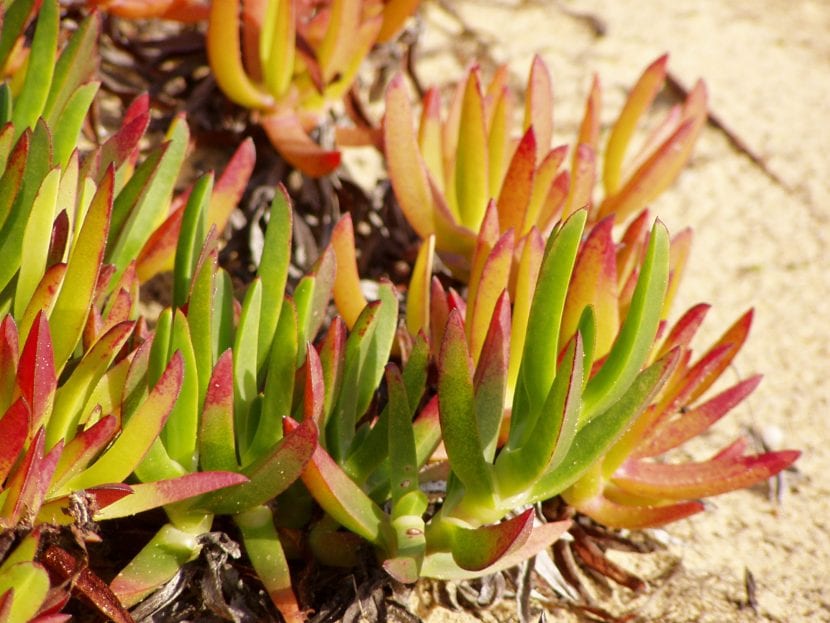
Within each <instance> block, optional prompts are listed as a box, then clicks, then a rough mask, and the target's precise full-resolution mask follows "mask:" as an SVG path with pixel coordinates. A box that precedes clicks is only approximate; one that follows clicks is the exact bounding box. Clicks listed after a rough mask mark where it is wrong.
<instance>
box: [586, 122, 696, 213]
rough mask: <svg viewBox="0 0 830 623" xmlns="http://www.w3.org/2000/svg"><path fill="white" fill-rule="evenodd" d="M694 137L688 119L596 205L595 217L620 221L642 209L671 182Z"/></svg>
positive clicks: (686, 157) (686, 158) (685, 159)
mask: <svg viewBox="0 0 830 623" xmlns="http://www.w3.org/2000/svg"><path fill="white" fill-rule="evenodd" d="M696 138H697V133H696V127H695V124H694V122H693V121H692V120H690V121H686V122H685V123H683V125H681V126H680V127H679V128H677V130H676V131H675V132H674V133H673V134H672V135H671V136H670V137H669V138H668V139H667V140H666V142H665V143H663V144H662V145H661V146H660V148H659V149H657V150H656V151H655V152H654V154H652V155H651V156H650V157H649V158H648V159H647V160H646V161H645V162H644V163H643V164H642V165H641V166H640V167H639V168H638V169H637V170H636V171H635V172H634V173H633V174H632V175H631V177H630V178H629V179H628V180H627V181H626V183H625V185H624V186H623V187H622V188H621V189H620V190H619V192H618V193H616V194H614V195H608V196H606V198H605V199H604V200H603V202H602V203H601V204H600V206H599V212H598V216H597V217H598V218H604V217H605V216H608V215H609V214H616V215H617V220H619V221H623V220H625V219H627V218H628V217H629V216H631V214H633V213H634V212H637V211H638V210H642V209H643V208H645V207H646V205H647V204H648V203H649V202H650V201H651V200H652V199H654V198H655V197H657V196H658V195H659V194H660V193H661V192H663V190H664V189H665V188H666V187H667V186H668V185H669V184H670V183H671V182H673V181H674V179H675V177H677V174H678V173H679V172H680V169H681V168H682V166H683V165H684V164H685V163H686V161H687V160H688V156H689V153H690V151H691V147H692V144H693V143H694V140H695V139H696Z"/></svg>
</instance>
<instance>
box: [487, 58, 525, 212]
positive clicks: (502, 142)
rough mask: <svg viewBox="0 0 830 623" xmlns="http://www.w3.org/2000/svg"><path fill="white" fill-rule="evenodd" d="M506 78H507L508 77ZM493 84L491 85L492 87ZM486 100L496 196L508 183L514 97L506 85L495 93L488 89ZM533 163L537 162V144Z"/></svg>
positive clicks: (492, 193)
mask: <svg viewBox="0 0 830 623" xmlns="http://www.w3.org/2000/svg"><path fill="white" fill-rule="evenodd" d="M497 78H498V74H497V76H496V77H494V78H493V81H494V83H496V82H497ZM504 79H506V77H505V78H504ZM499 82H500V81H499ZM492 86H493V85H491V87H492ZM493 100H494V101H493ZM485 101H486V102H487V104H489V106H488V108H491V109H492V110H491V111H490V115H489V119H488V124H487V127H488V129H489V131H488V134H487V150H488V152H489V160H488V167H489V176H490V177H489V188H490V196H491V197H496V196H498V194H499V192H500V191H502V192H503V191H504V187H505V186H506V185H507V184H506V183H505V181H504V175H505V171H506V168H507V161H508V158H510V149H511V148H512V137H511V136H510V125H511V122H512V121H513V98H512V96H511V94H510V91H509V90H508V89H507V87H506V86H505V87H502V88H501V89H500V90H499V91H498V92H497V93H496V94H495V95H493V94H491V93H490V92H489V90H488V95H487V98H486V99H485ZM528 130H530V128H528ZM534 140H535V136H534ZM533 163H534V164H535V163H536V152H535V145H534V153H533Z"/></svg>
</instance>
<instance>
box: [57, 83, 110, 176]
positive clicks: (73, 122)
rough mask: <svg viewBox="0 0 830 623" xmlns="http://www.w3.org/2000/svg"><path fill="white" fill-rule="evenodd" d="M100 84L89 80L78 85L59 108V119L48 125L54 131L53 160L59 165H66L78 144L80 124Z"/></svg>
mask: <svg viewBox="0 0 830 623" xmlns="http://www.w3.org/2000/svg"><path fill="white" fill-rule="evenodd" d="M100 85H101V83H100V82H90V83H88V84H85V85H83V86H81V87H79V88H78V89H77V90H76V91H75V92H74V93H73V94H72V97H70V98H69V101H68V102H67V103H66V106H64V108H63V109H62V110H61V114H60V117H59V119H58V120H57V121H55V122H54V124H53V125H52V126H50V127H52V128H53V131H54V137H53V142H54V149H55V154H54V160H55V162H56V163H57V164H58V165H60V166H61V167H65V166H66V163H67V162H68V161H69V157H70V156H71V155H72V151H73V150H74V149H75V148H76V147H77V145H78V135H79V134H80V132H81V126H82V125H83V123H84V119H86V115H87V113H88V112H89V107H90V106H91V105H92V100H93V99H94V98H95V94H96V93H97V92H98V87H99V86H100Z"/></svg>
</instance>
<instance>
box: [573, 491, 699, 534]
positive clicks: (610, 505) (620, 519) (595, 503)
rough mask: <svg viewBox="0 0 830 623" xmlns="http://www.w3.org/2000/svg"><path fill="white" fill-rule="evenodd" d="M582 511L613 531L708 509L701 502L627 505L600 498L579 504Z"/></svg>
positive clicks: (658, 523)
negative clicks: (613, 529)
mask: <svg viewBox="0 0 830 623" xmlns="http://www.w3.org/2000/svg"><path fill="white" fill-rule="evenodd" d="M578 510H579V512H580V513H583V514H585V515H587V516H588V517H590V518H591V519H593V520H594V521H597V522H599V523H601V524H602V525H604V526H608V527H609V528H627V529H629V530H643V529H645V528H655V527H657V526H662V525H665V524H667V523H671V522H673V521H679V520H680V519H684V518H686V517H689V516H691V515H694V514H696V513H699V512H701V511H703V510H704V506H703V503H702V502H697V501H694V502H679V503H677V504H667V505H664V506H659V505H645V506H626V505H623V504H617V503H616V502H613V501H611V500H609V499H608V498H605V497H603V496H601V495H599V496H597V497H594V498H591V499H590V500H587V501H585V502H583V503H581V504H579V508H578Z"/></svg>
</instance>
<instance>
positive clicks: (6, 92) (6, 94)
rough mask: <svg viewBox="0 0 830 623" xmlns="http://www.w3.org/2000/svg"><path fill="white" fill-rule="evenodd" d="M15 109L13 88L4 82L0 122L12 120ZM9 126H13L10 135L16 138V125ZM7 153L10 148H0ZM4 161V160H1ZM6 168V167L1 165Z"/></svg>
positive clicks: (0, 100)
mask: <svg viewBox="0 0 830 623" xmlns="http://www.w3.org/2000/svg"><path fill="white" fill-rule="evenodd" d="M13 110H14V106H13V103H12V90H11V87H9V83H8V82H3V84H0V123H2V124H6V123H9V122H10V121H11V120H12V111H13ZM9 127H11V128H12V134H11V135H10V136H11V137H12V139H13V138H14V125H10V126H9ZM0 151H2V152H3V154H4V155H5V154H6V153H8V150H6V149H3V150H0ZM0 162H2V160H0ZM3 164H5V162H3ZM0 168H5V167H0Z"/></svg>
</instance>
